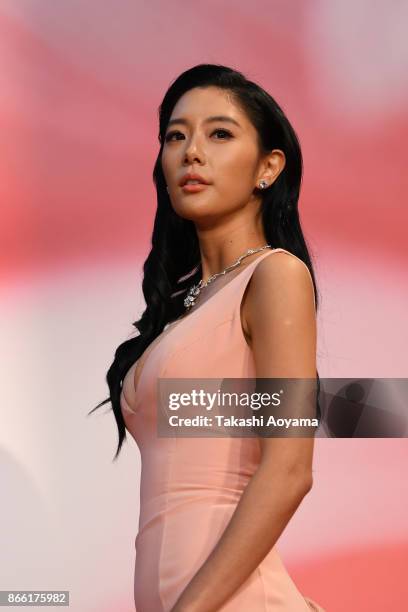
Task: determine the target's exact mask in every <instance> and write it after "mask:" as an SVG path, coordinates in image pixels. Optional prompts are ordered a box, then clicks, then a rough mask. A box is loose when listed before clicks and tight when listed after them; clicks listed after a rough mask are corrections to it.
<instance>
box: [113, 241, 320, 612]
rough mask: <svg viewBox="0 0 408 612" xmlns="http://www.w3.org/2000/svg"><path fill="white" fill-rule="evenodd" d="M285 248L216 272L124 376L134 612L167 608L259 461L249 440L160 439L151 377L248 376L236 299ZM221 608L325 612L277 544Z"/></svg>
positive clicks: (249, 360)
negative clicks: (134, 526) (131, 473)
mask: <svg viewBox="0 0 408 612" xmlns="http://www.w3.org/2000/svg"><path fill="white" fill-rule="evenodd" d="M283 250H284V249H274V250H270V249H267V250H265V252H263V253H262V252H261V254H260V255H257V256H256V258H255V259H253V261H251V262H250V263H249V264H248V265H247V266H246V267H245V268H244V269H243V270H239V266H238V268H237V271H238V273H236V271H235V270H233V271H231V272H230V273H229V274H227V275H226V276H225V277H223V278H224V279H227V278H228V275H232V274H234V276H233V277H232V279H231V280H227V282H226V284H224V285H223V286H222V287H221V288H220V289H219V290H218V291H217V292H216V293H214V294H213V295H211V296H210V297H209V298H208V299H207V300H206V301H203V303H202V304H200V303H199V301H198V300H197V304H196V306H194V307H193V309H192V310H191V312H189V313H188V314H187V315H186V316H185V318H182V319H179V320H177V321H174V322H173V323H171V324H170V325H169V326H167V327H166V328H165V329H164V330H163V332H162V333H161V334H160V336H158V337H157V338H155V340H154V341H153V342H152V343H151V344H150V345H149V346H148V347H147V349H146V350H145V352H144V353H143V355H142V356H141V358H140V359H139V360H138V361H137V362H136V363H135V364H134V365H133V366H132V367H131V368H130V369H129V371H128V372H127V374H126V376H125V379H124V382H123V388H122V393H121V407H122V414H123V417H124V419H125V423H126V428H127V430H128V431H129V433H130V434H131V435H132V437H133V438H134V440H135V441H136V444H137V445H138V447H139V450H140V454H141V460H142V473H141V491H140V518H139V531H138V534H137V537H136V564H135V574H134V597H135V605H136V610H137V612H168V611H170V610H171V608H172V606H173V605H174V604H175V602H176V600H177V598H178V597H179V595H180V594H181V592H182V591H183V590H184V588H185V587H186V586H187V584H188V583H189V581H190V580H191V578H192V577H193V575H194V574H195V573H196V572H197V570H198V569H199V568H200V567H201V565H202V564H203V563H204V561H205V560H206V559H207V557H208V556H209V554H210V552H211V551H212V549H213V548H214V546H215V545H216V543H217V542H218V540H219V539H220V537H221V535H222V532H223V531H224V529H225V527H226V526H227V524H228V522H229V520H230V518H231V516H232V514H233V512H234V510H235V507H236V505H237V504H238V502H239V499H240V497H241V495H242V493H243V491H244V489H245V487H246V485H247V484H248V482H249V480H250V478H251V476H252V474H253V473H254V472H255V470H256V468H257V466H258V464H259V461H260V447H259V440H258V439H257V438H255V437H253V438H251V437H246V438H236V437H235V438H233V437H226V438H220V437H218V438H216V437H206V438H187V437H171V438H170V437H167V438H165V437H161V438H160V437H158V436H157V433H156V431H157V429H156V428H157V413H156V399H157V397H156V396H157V379H158V378H219V377H222V378H224V377H226V378H239V377H245V378H251V377H255V376H256V374H255V367H254V361H253V356H252V351H251V349H250V347H249V346H248V344H247V343H246V341H245V337H244V334H243V331H242V327H241V316H240V305H241V300H242V297H243V294H244V291H245V288H246V286H247V284H248V282H249V280H250V278H251V275H252V273H253V271H254V269H255V267H256V265H257V264H258V262H259V261H260V260H261V259H263V258H264V257H269V256H272V255H273V253H276V252H277V251H283ZM286 252H287V251H286ZM290 255H292V254H291V253H290ZM292 256H293V257H295V255H292ZM214 286H215V285H214ZM209 287H210V286H209ZM204 292H205V291H203V294H204ZM200 298H201V295H200ZM140 366H142V367H140ZM135 370H136V374H137V376H136V378H137V384H136V388H137V392H136V393H135V384H134V380H135ZM219 609H220V610H221V611H222V612H310V610H315V611H319V612H324V610H323V608H321V607H320V606H318V604H316V603H315V602H313V601H312V600H311V599H309V598H307V597H304V596H303V595H302V594H301V593H300V592H299V590H298V589H297V587H296V585H295V583H294V582H293V580H292V579H291V577H290V575H289V574H288V572H287V570H286V568H285V566H284V565H283V563H282V561H281V559H280V557H279V554H278V552H277V551H276V548H275V547H273V548H272V549H271V550H270V552H269V553H268V554H267V556H266V557H265V558H264V559H263V561H262V562H261V563H260V565H259V566H258V567H257V568H256V570H255V571H254V572H253V573H252V574H251V575H250V576H249V578H248V579H247V580H246V581H245V582H244V583H243V584H242V585H241V587H240V588H239V590H237V591H236V592H235V593H234V594H233V595H232V596H231V597H230V599H229V600H228V601H226V602H225V603H224V605H223V606H222V607H221V608H219Z"/></svg>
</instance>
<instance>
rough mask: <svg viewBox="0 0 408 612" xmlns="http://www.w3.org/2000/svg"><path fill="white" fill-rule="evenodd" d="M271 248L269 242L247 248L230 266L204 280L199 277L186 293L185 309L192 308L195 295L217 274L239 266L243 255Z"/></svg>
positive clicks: (219, 274) (246, 255)
mask: <svg viewBox="0 0 408 612" xmlns="http://www.w3.org/2000/svg"><path fill="white" fill-rule="evenodd" d="M271 248H272V247H271V245H270V244H265V245H264V246H263V247H259V249H248V251H247V252H246V253H244V254H243V255H240V256H239V257H238V259H237V260H236V261H235V262H234V263H233V264H231V265H230V266H227V267H226V268H225V270H223V271H222V272H217V274H213V275H212V276H210V278H208V279H207V280H206V281H203V279H201V280H200V282H199V283H198V284H197V285H193V286H192V287H191V288H190V290H189V292H188V295H187V297H186V298H185V300H184V306H185V307H186V308H187V310H189V309H190V308H192V307H193V306H194V305H195V300H196V299H197V296H198V295H199V294H200V291H201V289H202V288H203V287H207V285H209V284H210V283H212V282H213V281H214V280H215V279H216V278H217V277H218V276H221V275H223V274H226V273H227V272H229V271H230V270H233V269H234V268H236V267H237V266H239V265H240V263H241V261H242V260H243V259H244V258H245V257H248V255H252V254H253V253H258V251H263V250H264V249H271Z"/></svg>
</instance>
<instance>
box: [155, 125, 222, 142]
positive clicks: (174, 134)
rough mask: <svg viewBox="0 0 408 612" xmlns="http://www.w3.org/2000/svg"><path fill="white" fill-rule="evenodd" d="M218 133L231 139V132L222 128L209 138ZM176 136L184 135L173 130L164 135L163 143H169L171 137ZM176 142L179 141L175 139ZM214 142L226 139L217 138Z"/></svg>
mask: <svg viewBox="0 0 408 612" xmlns="http://www.w3.org/2000/svg"><path fill="white" fill-rule="evenodd" d="M220 132H221V133H223V134H226V135H227V137H228V138H232V137H233V136H232V134H231V132H229V131H228V130H225V129H224V128H218V129H216V130H214V131H213V132H212V133H211V136H212V135H213V134H219V133H220ZM178 134H179V135H181V136H184V134H182V133H181V132H179V131H178V130H173V131H172V132H169V133H168V134H167V135H166V138H165V142H170V141H171V140H173V136H176V135H178ZM176 140H179V138H177V139H176ZM216 140H226V139H225V138H217V139H216Z"/></svg>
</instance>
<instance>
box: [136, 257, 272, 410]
mask: <svg viewBox="0 0 408 612" xmlns="http://www.w3.org/2000/svg"><path fill="white" fill-rule="evenodd" d="M276 250H279V249H268V250H266V252H265V253H263V254H262V255H260V256H259V257H257V258H256V259H254V261H251V263H249V264H248V265H247V266H246V267H245V268H244V270H242V272H239V273H238V274H236V275H235V276H234V278H233V279H232V280H230V281H229V282H228V283H225V285H223V286H222V287H221V289H219V290H218V291H217V292H216V293H214V294H213V295H212V296H210V297H209V298H208V299H207V300H206V301H205V302H204V304H202V305H201V306H200V307H199V308H197V309H194V307H193V310H192V312H191V313H190V314H188V315H184V316H182V317H179V318H178V319H176V320H175V321H172V322H171V323H168V324H167V327H165V328H164V329H163V331H162V332H161V333H160V334H159V335H158V336H156V338H155V339H154V340H153V342H151V343H150V344H149V345H148V346H147V347H146V349H145V350H144V351H143V353H142V354H141V355H140V357H139V359H138V360H137V361H136V367H135V370H134V372H133V374H132V385H133V393H134V394H136V393H137V388H138V387H139V385H140V382H141V379H142V376H143V373H144V370H145V366H146V363H147V362H148V360H149V359H150V357H151V356H152V354H153V353H154V351H155V350H156V349H157V347H158V346H160V344H161V342H162V341H163V340H164V339H165V338H167V336H169V335H171V333H172V332H173V331H174V330H175V329H177V328H178V327H179V325H182V323H183V322H184V321H186V320H187V319H191V317H194V315H196V314H197V313H198V312H199V311H200V310H201V309H202V308H204V307H205V305H206V304H208V303H209V302H211V300H213V299H214V298H216V297H217V296H218V295H219V294H220V293H221V292H222V290H223V289H225V288H226V287H228V286H229V285H231V284H232V283H233V282H234V281H235V280H236V279H237V278H239V277H240V276H241V275H242V274H244V273H245V272H246V271H247V270H248V269H249V268H250V267H251V266H253V265H254V264H255V263H256V262H257V261H259V260H260V259H263V258H264V257H265V256H266V255H269V254H270V253H271V252H273V251H276ZM176 323H178V325H175V324H176ZM167 330H168V331H167ZM166 331H167V333H165V334H164V335H163V332H166ZM156 341H157V342H156ZM146 351H147V353H146ZM145 353H146V356H145V357H144V355H145ZM143 357H144V359H142V358H143ZM140 361H142V367H141V369H140V372H138V364H139V363H140ZM137 373H138V377H137V382H136V383H135V374H137ZM132 412H135V411H134V410H132Z"/></svg>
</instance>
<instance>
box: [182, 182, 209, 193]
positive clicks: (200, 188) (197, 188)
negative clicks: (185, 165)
mask: <svg viewBox="0 0 408 612" xmlns="http://www.w3.org/2000/svg"><path fill="white" fill-rule="evenodd" d="M206 187H208V185H207V184H206V183H197V184H196V185H183V186H182V190H183V191H184V192H185V193H196V192H198V191H203V189H205V188H206Z"/></svg>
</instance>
